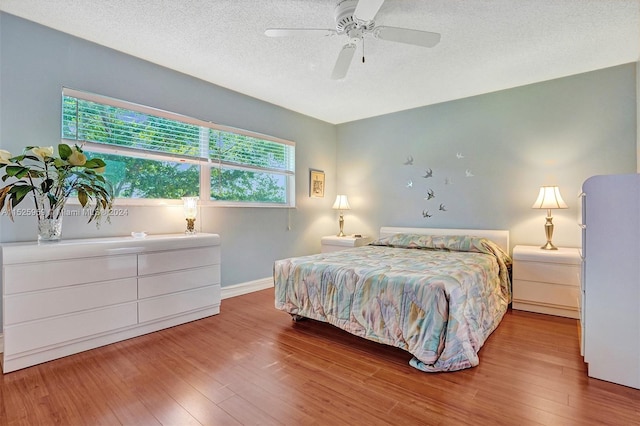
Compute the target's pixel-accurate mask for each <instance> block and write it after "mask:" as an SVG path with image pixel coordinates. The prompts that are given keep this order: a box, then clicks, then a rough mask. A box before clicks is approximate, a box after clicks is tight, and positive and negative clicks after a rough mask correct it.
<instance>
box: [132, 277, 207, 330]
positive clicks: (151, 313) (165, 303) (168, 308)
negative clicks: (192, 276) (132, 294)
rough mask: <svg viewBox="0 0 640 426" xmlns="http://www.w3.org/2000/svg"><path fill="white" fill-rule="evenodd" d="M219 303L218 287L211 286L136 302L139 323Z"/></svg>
mask: <svg viewBox="0 0 640 426" xmlns="http://www.w3.org/2000/svg"><path fill="white" fill-rule="evenodd" d="M219 301H220V286H219V285H212V286H208V287H203V288H199V289H196V290H190V291H185V292H182V293H173V294H169V295H165V296H160V297H154V298H151V299H146V300H141V301H140V302H138V318H139V321H140V323H144V322H147V321H153V320H157V319H160V318H165V317H170V316H173V315H179V314H182V313H185V312H189V311H193V310H197V309H203V308H207V307H213V306H215V305H218V304H219Z"/></svg>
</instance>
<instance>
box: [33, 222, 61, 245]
mask: <svg viewBox="0 0 640 426" xmlns="http://www.w3.org/2000/svg"><path fill="white" fill-rule="evenodd" d="M60 237H62V215H61V216H60V217H59V218H57V219H38V242H47V241H51V242H53V241H60Z"/></svg>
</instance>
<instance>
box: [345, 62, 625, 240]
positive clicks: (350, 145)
mask: <svg viewBox="0 0 640 426" xmlns="http://www.w3.org/2000/svg"><path fill="white" fill-rule="evenodd" d="M636 108H637V107H636V64H635V63H632V64H627V65H622V66H617V67H612V68H608V69H604V70H599V71H594V72H589V73H585V74H580V75H576V76H571V77H566V78H561V79H557V80H552V81H547V82H543V83H538V84H532V85H528V86H523V87H518V88H514V89H509V90H504V91H500V92H495V93H491V94H487V95H482V96H476V97H472V98H466V99H461V100H456V101H452V102H446V103H442V104H438V105H431V106H426V107H422V108H417V109H412V110H409V111H404V112H399V113H395V114H388V115H385V116H381V117H375V118H370V119H366V120H360V121H356V122H351V123H346V124H342V125H339V126H337V127H338V159H337V161H338V162H337V171H338V182H339V185H338V192H340V193H344V194H347V195H348V196H349V200H350V202H351V207H352V210H350V211H349V212H348V214H347V215H346V216H345V221H346V224H347V225H348V228H349V229H348V230H347V231H349V232H363V233H369V234H374V235H375V234H376V232H377V230H378V228H379V227H380V226H381V225H396V226H434V227H457V228H489V229H497V228H499V229H509V230H510V231H511V245H512V246H513V245H515V244H532V245H535V244H542V243H544V242H545V235H544V222H545V220H544V217H545V216H546V211H541V210H535V209H532V208H531V206H532V204H533V202H534V201H535V199H536V196H537V194H538V189H539V187H540V185H544V184H547V185H549V184H551V185H558V186H559V187H560V190H561V193H562V195H563V198H564V200H565V201H566V202H567V204H568V205H569V209H566V210H553V211H552V213H553V216H554V224H555V233H554V238H553V241H554V243H556V245H564V246H569V247H578V246H579V245H580V231H579V228H578V226H577V223H578V217H579V214H580V209H579V202H578V198H577V197H578V194H579V193H580V192H581V187H582V183H583V182H584V181H585V180H586V179H587V178H588V177H590V176H593V175H597V174H617V173H635V171H636V132H637V123H636V120H637V114H636ZM457 154H460V155H461V157H462V158H458V155H457ZM409 156H412V157H413V165H404V163H405V162H407V158H408V157H409ZM426 169H432V171H433V177H431V178H423V177H421V176H423V175H424V174H425V170H426ZM467 171H468V172H469V174H470V175H472V176H469V177H468V176H467ZM446 179H449V184H447V183H445V180H446ZM409 180H411V181H412V182H413V188H411V189H409V188H407V184H408V181H409ZM429 189H432V190H433V192H434V193H435V198H432V199H431V200H425V197H426V196H427V191H428V190H429ZM427 198H428V197H427ZM440 203H443V204H444V207H445V209H446V211H441V210H439V206H440ZM427 210H428V212H429V214H430V215H431V217H429V218H425V217H423V214H422V213H423V211H425V212H426V211H427ZM345 226H346V225H345Z"/></svg>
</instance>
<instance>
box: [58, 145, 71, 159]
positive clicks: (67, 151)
mask: <svg viewBox="0 0 640 426" xmlns="http://www.w3.org/2000/svg"><path fill="white" fill-rule="evenodd" d="M72 153H73V150H72V149H71V147H70V146H69V145H67V144H66V143H61V144H60V145H58V154H60V158H62V159H63V160H66V159H67V158H69V156H70V155H71V154H72Z"/></svg>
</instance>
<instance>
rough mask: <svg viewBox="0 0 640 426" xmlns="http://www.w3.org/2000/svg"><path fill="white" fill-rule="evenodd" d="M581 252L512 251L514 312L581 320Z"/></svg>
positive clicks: (527, 248) (524, 248)
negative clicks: (516, 310) (520, 311)
mask: <svg viewBox="0 0 640 426" xmlns="http://www.w3.org/2000/svg"><path fill="white" fill-rule="evenodd" d="M581 262H582V259H581V258H580V251H579V249H577V248H564V247H559V248H558V250H542V249H541V248H540V247H538V246H515V247H514V248H513V309H519V310H523V311H531V312H539V313H543V314H549V315H558V316H562V317H569V318H576V319H578V318H580V297H581V295H580V265H581Z"/></svg>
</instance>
